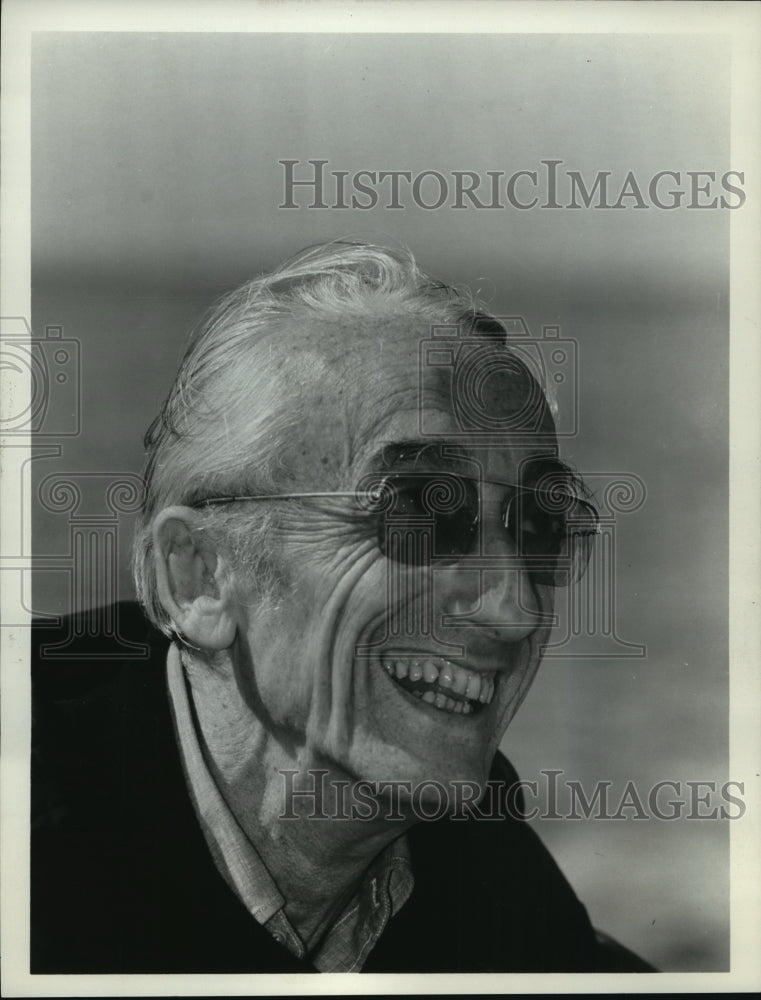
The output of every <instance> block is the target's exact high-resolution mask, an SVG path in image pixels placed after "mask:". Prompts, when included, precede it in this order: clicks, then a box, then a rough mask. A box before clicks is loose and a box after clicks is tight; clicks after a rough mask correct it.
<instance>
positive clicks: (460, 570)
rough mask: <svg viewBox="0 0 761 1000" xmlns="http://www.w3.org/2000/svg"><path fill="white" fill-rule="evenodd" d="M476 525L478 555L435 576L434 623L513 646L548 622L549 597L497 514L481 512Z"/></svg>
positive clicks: (489, 510)
mask: <svg viewBox="0 0 761 1000" xmlns="http://www.w3.org/2000/svg"><path fill="white" fill-rule="evenodd" d="M484 507H485V505H484ZM481 527H482V532H481V551H480V553H478V554H474V555H471V556H467V557H465V558H464V559H463V560H461V561H459V562H458V563H455V564H452V565H451V566H447V567H446V568H443V567H442V568H441V569H438V570H437V571H436V573H435V592H436V597H437V605H438V610H439V613H440V615H441V617H440V618H439V620H440V621H441V624H442V625H443V626H444V627H452V628H457V627H469V628H474V627H478V628H483V629H485V630H486V631H487V633H488V635H489V637H490V638H500V639H503V640H505V641H508V642H515V641H518V640H520V639H523V638H525V637H526V636H527V635H530V634H531V632H533V631H534V630H535V629H536V628H537V627H538V626H539V625H544V624H547V623H548V621H549V617H548V616H549V615H550V614H551V611H552V608H551V606H550V601H551V597H550V595H549V593H548V592H547V588H546V587H541V588H535V587H534V586H533V584H532V582H531V579H530V577H529V574H528V572H527V569H526V566H525V563H524V562H523V561H522V560H521V559H520V557H519V556H518V555H517V553H516V546H515V543H514V541H513V540H512V539H511V538H510V536H509V535H508V533H507V531H506V530H505V528H504V526H503V521H502V517H501V512H500V511H499V510H496V511H495V510H492V509H484V508H482V524H481ZM481 556H483V557H486V558H484V559H481ZM495 563H496V564H495Z"/></svg>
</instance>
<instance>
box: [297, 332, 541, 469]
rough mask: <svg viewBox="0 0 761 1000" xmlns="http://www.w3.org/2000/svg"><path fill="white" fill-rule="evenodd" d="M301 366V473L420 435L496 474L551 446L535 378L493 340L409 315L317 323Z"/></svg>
mask: <svg viewBox="0 0 761 1000" xmlns="http://www.w3.org/2000/svg"><path fill="white" fill-rule="evenodd" d="M301 344H302V346H303V340H302V341H301ZM300 367H301V368H302V369H303V371H304V373H305V379H304V381H305V385H304V386H303V394H302V403H303V404H304V406H303V407H302V412H303V413H304V426H302V428H300V430H301V432H302V433H301V434H300V435H299V441H300V448H299V451H300V462H301V467H302V471H303V469H304V467H305V465H306V466H315V465H318V466H319V469H313V471H312V474H313V473H314V472H315V471H317V472H319V471H322V472H323V473H329V474H331V473H336V472H339V470H345V471H347V470H352V471H354V472H356V471H358V470H360V469H362V468H363V467H366V466H367V465H369V464H372V462H373V459H374V457H375V456H377V455H378V454H379V453H380V452H382V451H383V450H384V449H385V448H386V447H387V446H388V445H389V444H394V443H396V442H400V441H401V442H414V441H421V442H423V443H425V442H453V443H454V444H455V445H456V446H457V450H458V451H462V452H464V453H465V452H467V453H470V454H472V455H473V456H474V457H475V459H476V460H477V461H478V462H479V464H482V465H484V466H486V467H487V471H488V469H489V468H491V469H492V472H493V473H494V474H496V475H500V474H501V475H504V474H506V471H505V468H503V467H504V466H505V465H507V466H513V465H515V464H516V463H517V462H519V461H520V460H521V459H522V458H525V457H528V456H529V455H531V454H537V453H547V452H548V451H554V448H555V439H554V428H553V423H552V417H551V414H550V413H549V410H548V408H547V405H546V402H545V399H544V396H543V394H542V393H541V390H540V388H539V386H538V384H537V383H536V381H535V380H534V379H533V378H532V377H531V374H530V373H529V371H528V369H527V367H526V365H525V364H524V363H523V362H522V361H521V360H520V359H518V358H516V356H515V355H514V354H513V353H511V352H510V351H509V350H507V349H506V348H505V347H504V346H503V345H502V344H501V342H500V340H499V339H498V338H494V337H475V338H469V337H459V336H458V335H457V333H456V331H453V330H452V331H446V332H445V334H444V336H440V335H437V336H433V334H432V330H431V325H430V323H429V322H426V321H425V320H423V319H419V318H410V317H398V318H384V319H376V320H372V321H368V320H364V321H363V322H362V323H350V322H340V323H336V324H316V325H313V326H312V328H311V329H310V331H309V347H308V349H307V350H306V352H303V353H302V354H301V359H300Z"/></svg>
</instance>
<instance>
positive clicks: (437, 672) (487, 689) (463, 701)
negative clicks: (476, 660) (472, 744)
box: [381, 653, 496, 715]
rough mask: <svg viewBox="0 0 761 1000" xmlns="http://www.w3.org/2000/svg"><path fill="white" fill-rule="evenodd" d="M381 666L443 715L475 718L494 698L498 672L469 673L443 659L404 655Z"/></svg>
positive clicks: (389, 657)
mask: <svg viewBox="0 0 761 1000" xmlns="http://www.w3.org/2000/svg"><path fill="white" fill-rule="evenodd" d="M381 663H382V665H383V669H384V670H385V671H386V673H387V674H388V675H389V677H390V678H391V679H392V680H393V681H394V682H395V683H396V684H398V685H399V687H401V688H403V689H404V690H405V691H407V692H408V693H409V694H411V695H412V696H413V698H419V699H420V700H421V701H424V702H425V703H426V704H428V705H432V706H433V707H434V708H438V709H439V710H440V711H442V712H449V713H451V714H454V715H475V714H477V713H478V712H481V711H483V709H484V708H485V707H486V706H487V705H488V704H490V703H491V700H492V698H493V697H494V688H495V683H496V681H495V678H496V671H494V670H490V671H476V670H468V669H467V668H466V667H462V666H460V665H459V664H457V663H453V662H452V661H451V660H447V659H445V658H444V657H443V656H420V655H418V656H415V655H414V654H403V653H396V654H394V653H391V654H388V655H385V656H383V657H382V658H381Z"/></svg>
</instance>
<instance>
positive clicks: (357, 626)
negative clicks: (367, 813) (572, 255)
mask: <svg viewBox="0 0 761 1000" xmlns="http://www.w3.org/2000/svg"><path fill="white" fill-rule="evenodd" d="M427 336H428V330H427V326H426V324H425V323H424V322H421V323H420V324H415V325H411V324H410V321H409V319H407V320H405V321H403V322H402V321H400V322H397V323H393V322H388V321H386V322H384V323H382V324H367V325H366V326H365V327H358V326H356V325H351V326H349V325H347V326H346V327H343V328H342V327H341V326H333V327H332V328H329V329H319V328H318V329H316V330H313V331H311V333H310V345H315V346H314V347H310V357H308V358H306V360H304V355H303V342H301V341H299V339H298V336H297V334H295V333H294V335H293V337H294V350H296V349H298V350H301V351H302V355H301V360H302V361H304V367H305V368H307V369H308V368H309V367H310V365H312V367H313V368H314V370H315V372H319V378H318V379H317V380H316V381H315V382H314V383H312V384H311V385H310V384H308V382H306V381H305V383H304V384H303V385H302V386H300V390H301V391H302V392H303V393H304V394H306V395H305V399H306V405H305V406H304V412H305V413H307V414H308V418H307V419H306V420H305V421H303V422H302V423H301V424H300V425H298V426H296V427H294V430H293V436H292V441H293V445H292V446H291V447H290V448H289V449H288V450H287V451H286V452H285V453H284V454H283V455H282V457H281V462H282V466H283V468H284V469H285V470H286V473H287V475H288V476H289V478H292V480H293V484H294V485H293V489H294V490H303V491H308V490H351V489H353V488H354V486H355V485H356V482H357V481H358V478H359V476H360V475H361V473H362V472H363V471H366V470H367V462H368V459H369V457H370V456H371V455H372V454H373V453H374V452H376V451H377V450H378V448H379V447H380V446H382V445H383V444H387V443H390V442H395V441H404V440H410V439H414V438H419V437H420V427H421V416H420V407H421V405H424V406H425V407H426V413H425V416H426V427H427V428H428V429H429V431H430V430H431V429H434V430H435V431H437V432H441V433H454V432H456V431H457V430H458V424H457V421H456V419H455V417H454V415H453V412H452V405H451V399H450V398H449V397H448V386H449V382H448V380H447V379H446V378H445V377H444V376H443V375H442V372H440V371H436V370H434V371H428V370H427V371H426V373H425V378H424V386H423V390H424V395H423V401H422V404H421V400H420V386H419V381H418V345H419V341H420V339H421V338H424V337H427ZM299 344H301V345H302V346H298V345H299ZM316 345H319V347H318V346H316ZM284 346H285V348H286V349H288V345H287V343H286V344H285V345H284ZM312 353H314V358H313V359H312V358H311V354H312ZM484 398H485V400H486V403H487V406H488V407H489V408H490V412H493V413H494V414H498V415H500V414H508V415H509V414H510V413H511V412H515V411H516V410H520V408H521V406H522V405H523V402H524V399H525V386H521V385H520V383H519V382H516V380H515V378H510V377H508V376H507V375H506V374H505V373H504V372H501V373H500V372H497V373H496V374H495V375H494V377H493V378H492V379H491V380H490V382H489V383H488V385H487V391H486V393H485V396H484ZM544 421H545V422H544V427H545V429H549V428H550V427H551V418H550V417H549V414H546V415H545V418H544ZM464 447H465V448H466V451H468V454H469V456H470V458H471V459H472V460H473V461H475V462H478V463H479V464H480V465H481V466H482V468H483V471H484V478H485V479H487V480H495V481H499V482H505V483H510V482H514V481H515V479H516V474H517V469H518V466H519V464H520V462H521V461H522V460H523V459H525V458H526V457H528V456H531V455H536V454H538V453H541V452H547V450H548V446H547V443H546V441H545V443H543V444H541V445H540V444H538V443H536V442H534V443H532V442H529V443H528V444H526V443H525V442H524V443H521V444H520V445H519V444H511V443H510V441H509V440H506V441H504V442H499V444H491V445H489V446H488V447H482V448H479V449H473V448H471V447H470V446H469V445H468V444H467V443H466V444H465V445H464ZM549 450H551V448H550V449H549ZM502 499H503V491H502V490H501V489H500V487H497V486H487V487H485V491H484V495H483V498H482V501H483V507H482V512H483V519H484V525H483V529H482V531H483V534H482V540H483V545H484V552H485V553H488V554H491V555H506V556H507V555H511V554H512V550H511V548H510V543H509V540H508V539H507V537H506V535H505V533H504V531H503V529H502V527H501V525H500V521H499V516H500V503H501V500H502ZM250 516H251V517H252V518H254V517H256V516H257V511H256V509H255V505H251V512H250ZM275 541H276V551H277V553H278V556H277V558H278V561H279V563H280V564H281V566H282V571H283V580H284V582H285V585H284V588H283V592H282V593H281V594H280V595H279V596H278V597H277V598H276V599H275V601H274V602H272V603H269V604H266V605H264V606H258V605H257V604H256V602H254V601H253V599H251V600H249V599H248V597H247V594H248V592H249V590H248V587H247V582H246V581H245V580H239V581H238V584H239V588H240V593H241V600H240V602H239V604H238V607H237V612H236V613H237V636H236V639H235V642H234V644H233V646H232V647H231V648H230V650H229V651H227V658H228V661H229V663H228V667H229V669H228V671H227V672H226V673H225V672H224V671H221V672H219V677H218V678H217V679H216V680H214V679H210V677H209V676H208V675H203V676H201V675H200V674H197V675H195V674H194V676H195V678H196V679H195V686H196V690H197V705H198V712H199V719H200V723H201V727H202V729H203V731H204V735H205V737H206V739H207V743H208V745H209V750H210V753H211V756H212V759H213V760H214V761H215V762H216V767H217V778H218V781H219V783H220V786H221V787H222V788H223V790H224V794H225V796H226V798H227V800H228V803H229V804H230V805H231V808H232V809H233V811H234V812H235V814H236V816H237V817H238V819H239V822H241V825H242V826H243V827H244V829H246V830H247V832H249V834H250V835H251V836H252V838H253V839H254V841H255V842H256V843H257V845H258V847H259V849H260V851H261V853H262V854H263V856H264V857H265V860H267V861H268V863H269V864H272V865H274V866H275V867H277V866H278V857H280V858H282V856H283V852H284V851H286V853H288V852H290V855H291V857H292V858H293V856H299V857H301V860H302V864H301V867H299V865H296V866H295V867H294V871H299V872H300V878H301V880H302V882H301V885H300V888H299V889H298V893H300V894H301V897H302V901H301V903H299V902H293V903H291V904H290V907H291V909H290V912H291V914H292V915H293V916H294V918H295V919H296V920H297V921H299V922H300V924H301V926H302V929H304V931H305V933H306V934H307V936H308V935H309V933H315V934H316V933H317V931H316V930H315V928H319V927H320V926H323V925H324V923H325V920H327V919H328V916H329V914H330V912H331V906H333V905H334V904H335V899H333V903H332V904H331V903H330V901H329V900H328V902H326V901H325V899H324V898H323V897H324V896H325V887H324V885H323V884H322V882H321V878H322V876H320V877H318V875H317V874H316V872H317V871H318V869H319V867H320V866H321V867H322V870H323V872H324V870H326V869H327V868H331V866H332V868H333V869H334V874H335V878H336V879H337V881H336V882H335V884H336V885H339V884H342V882H343V883H346V882H347V881H351V877H356V875H357V874H358V873H359V872H361V871H362V870H363V868H364V867H365V865H366V864H367V863H368V862H369V860H371V858H372V857H373V856H374V854H375V853H377V851H378V850H379V849H380V848H381V847H382V846H383V844H384V843H385V842H387V841H388V839H390V838H392V837H395V836H398V835H399V833H400V832H401V830H400V828H399V827H396V828H395V829H393V830H392V831H389V830H388V824H386V825H385V827H384V826H378V827H375V826H373V825H372V824H364V826H363V827H362V829H353V828H352V824H347V823H344V824H333V825H332V826H333V827H334V828H333V830H332V831H328V833H325V832H321V831H317V832H315V831H312V832H311V833H310V834H309V844H310V846H309V849H308V850H307V849H306V848H305V847H304V844H303V843H300V842H299V836H300V835H301V834H300V832H299V830H298V829H297V824H290V826H289V825H288V824H283V823H280V824H278V823H277V815H278V812H279V811H282V796H279V794H278V791H279V789H281V788H282V782H281V780H280V778H279V776H278V775H277V770H278V769H281V768H294V767H298V768H306V767H327V768H328V769H329V770H330V773H331V776H332V777H335V778H339V779H348V780H351V779H355V778H365V779H369V780H392V779H400V780H407V781H412V782H413V783H415V782H421V781H425V780H431V779H435V780H437V781H440V782H443V783H447V782H450V781H453V780H473V781H477V782H481V783H483V782H484V781H485V780H486V778H487V775H488V770H489V766H490V763H491V760H492V758H493V756H494V753H495V752H496V750H497V748H498V746H499V743H500V740H501V738H502V735H503V733H504V731H505V728H506V726H507V724H508V723H509V721H510V719H511V718H512V716H513V715H514V713H515V711H516V710H517V708H518V706H519V705H520V702H521V701H522V699H523V697H524V696H525V693H526V691H527V690H528V687H529V686H530V684H531V681H532V679H533V677H534V674H535V672H536V669H537V667H538V665H539V660H540V655H541V646H542V643H543V642H545V641H546V640H547V637H548V633H549V625H548V624H547V616H548V615H549V614H550V613H551V611H552V591H551V589H550V588H547V587H536V588H532V587H531V586H530V584H529V582H528V578H527V576H526V574H525V572H524V571H523V570H521V569H520V568H515V569H510V570H492V571H489V572H485V573H484V574H483V576H482V577H479V575H478V574H476V573H473V572H463V571H462V570H461V569H460V568H459V567H458V566H457V565H456V564H454V565H449V566H448V567H447V568H445V569H437V570H436V571H435V573H434V592H433V611H434V622H436V623H440V621H441V616H442V615H444V614H448V615H456V616H460V621H459V622H458V623H457V624H456V625H451V626H448V627H444V626H443V625H440V624H437V625H436V634H437V636H438V638H439V639H441V640H442V641H443V642H447V643H454V644H456V645H458V646H461V647H463V649H464V651H465V656H464V659H463V661H462V662H463V663H464V664H466V665H470V666H472V667H473V668H474V669H476V670H478V669H481V670H497V671H498V676H499V681H498V684H497V692H496V695H495V698H494V700H493V702H492V703H491V704H490V705H489V706H488V707H487V708H486V709H485V710H484V711H482V712H481V713H479V714H477V715H476V716H473V717H467V716H459V715H453V714H450V713H444V712H440V711H437V710H435V709H434V708H432V707H430V706H427V705H424V704H423V703H422V702H420V701H415V700H413V699H412V698H411V697H410V696H409V695H408V694H407V693H405V692H404V691H403V690H402V689H401V688H400V687H399V686H398V685H397V684H395V683H394V682H393V681H391V680H390V679H389V677H388V676H387V674H386V672H385V671H384V670H383V668H382V666H381V665H380V664H379V662H378V659H377V657H373V656H370V657H361V656H357V655H356V649H357V646H358V644H367V643H371V642H374V641H375V642H377V641H378V640H379V639H382V638H383V636H384V635H385V631H386V628H387V623H388V618H389V611H390V609H389V606H388V600H387V594H388V590H387V574H388V569H389V563H388V561H387V560H386V559H385V558H384V557H383V556H382V554H381V553H380V551H379V550H378V547H377V544H376V528H375V525H374V523H373V522H370V521H363V520H362V519H361V518H357V517H356V516H354V515H353V514H351V512H350V511H349V509H348V508H347V503H346V501H343V500H340V499H335V500H324V501H307V502H303V503H299V504H293V505H292V506H290V505H289V504H286V505H285V509H284V511H283V516H282V519H281V521H280V523H279V526H278V528H277V529H276V537H275ZM423 596H425V595H423V594H422V592H421V590H420V587H419V586H418V587H417V589H416V588H415V586H413V587H412V589H411V590H410V592H409V593H408V594H407V595H406V599H407V601H408V602H409V604H410V606H411V607H412V610H416V608H415V605H416V604H417V602H419V601H420V600H421V598H422V597H423ZM429 596H430V595H429ZM487 623H488V624H487ZM495 623H496V624H495ZM410 645H411V646H412V647H414V648H415V649H418V648H419V649H420V652H421V654H423V655H425V652H426V651H428V650H429V649H430V640H429V639H427V638H426V637H425V636H424V635H422V634H421V635H419V636H417V637H414V636H413V637H412V639H410V638H409V637H407V638H406V639H405V640H404V646H405V647H406V648H409V647H410ZM223 692H224V695H225V698H226V701H225V705H226V706H227V707H226V709H223V708H221V707H220V706H221V697H220V696H221V694H222V693H223ZM328 834H329V836H328ZM323 837H327V840H325V841H324V842H323V840H322V839H321V838H323ZM336 845H338V848H339V850H340V852H342V857H341V860H340V862H339V861H338V860H337V856H336V854H335V852H336ZM331 851H332V852H333V853H331ZM305 859H306V860H305ZM281 864H282V861H281ZM310 866H311V867H310ZM308 871H313V882H314V885H312V883H311V882H310V881H309V878H308V877H307V875H306V874H305V872H308ZM339 871H340V872H341V875H339V874H337V872H339ZM278 881H279V884H281V889H282V888H283V887H284V886H287V883H288V876H287V874H285V873H283V872H280V875H279V877H278ZM305 886H306V888H305ZM310 892H311V894H312V898H311V902H310V903H309V904H307V903H304V899H305V898H307V897H309V895H310ZM321 893H322V896H321V895H320V894H321ZM286 898H289V897H288V893H287V892H286ZM317 899H322V904H321V905H318V903H317V902H316V900H317Z"/></svg>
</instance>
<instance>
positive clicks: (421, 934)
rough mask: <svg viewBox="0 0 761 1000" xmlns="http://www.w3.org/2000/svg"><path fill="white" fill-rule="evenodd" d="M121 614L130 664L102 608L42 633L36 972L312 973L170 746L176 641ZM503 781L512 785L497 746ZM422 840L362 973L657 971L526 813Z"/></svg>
mask: <svg viewBox="0 0 761 1000" xmlns="http://www.w3.org/2000/svg"><path fill="white" fill-rule="evenodd" d="M109 614H111V615H114V617H113V618H112V619H111V620H110V621H111V622H112V623H113V622H118V628H119V634H120V638H121V640H122V643H121V645H122V648H123V649H126V650H127V651H128V653H129V654H130V657H131V658H126V659H122V658H120V656H119V652H118V649H119V643H117V642H115V641H113V640H110V639H109V640H108V641H107V642H104V641H103V638H102V629H103V622H104V621H105V620H107V619H104V617H103V613H102V612H93V613H90V614H89V615H86V616H84V617H82V618H78V619H76V620H72V619H65V620H64V621H63V623H62V625H61V627H60V628H58V629H50V628H39V629H36V630H34V634H33V666H32V683H33V695H34V715H33V732H32V742H33V754H32V762H33V763H32V768H33V776H32V811H33V816H32V873H31V893H32V899H31V971H32V972H33V973H235V972H263V973H264V972H309V971H314V969H313V966H312V965H311V963H310V962H309V961H301V960H299V959H296V958H294V957H293V956H292V955H291V954H290V953H289V952H288V951H287V950H286V949H285V948H283V947H282V946H281V945H279V944H278V943H277V942H276V941H275V940H274V939H273V938H272V937H271V935H270V934H269V933H268V932H267V931H266V930H264V929H263V928H261V927H260V926H259V925H258V924H257V923H256V921H255V920H254V919H253V917H251V916H250V915H249V914H248V912H247V911H246V910H245V909H244V907H243V905H242V904H241V903H240V902H239V901H238V899H237V897H236V896H235V895H234V894H233V893H232V891H231V890H230V889H229V888H228V886H227V884H226V883H225V881H224V880H223V879H222V877H221V876H220V875H219V873H218V872H217V869H216V867H215V865H214V862H213V860H212V858H211V855H210V853H209V850H208V848H207V846H206V843H205V841H204V838H203V835H202V833H201V830H200V827H199V824H198V821H197V819H196V817H195V814H194V812H193V807H192V805H191V802H190V799H189V796H188V793H187V790H186V786H185V780H184V776H183V773H182V767H181V764H180V758H179V754H178V749H177V745H176V742H175V736H174V732H173V725H172V719H171V714H170V709H169V702H168V696H167V692H166V683H165V657H166V650H167V640H166V639H165V637H163V636H162V635H161V634H160V633H158V632H157V631H156V630H155V629H153V627H152V626H151V625H150V624H149V623H148V622H147V621H146V620H145V618H144V617H143V615H142V613H141V612H140V610H139V609H138V608H137V606H136V605H131V604H123V605H119V606H118V608H116V609H111V611H110V612H109ZM123 640H126V642H127V643H130V644H131V645H129V646H127V645H126V644H125V643H124V642H123ZM141 646H142V648H143V658H139V657H140V655H141ZM492 777H494V778H498V779H501V780H503V781H505V782H506V783H507V784H511V783H512V782H514V781H516V780H517V776H516V775H515V772H514V771H513V769H512V768H511V767H510V765H509V764H508V762H507V761H506V760H505V759H504V757H502V756H501V755H500V756H498V758H497V761H496V762H495V769H494V771H493V774H492ZM409 842H410V849H411V854H412V863H413V871H414V875H415V888H414V891H413V893H412V896H411V897H410V899H409V900H408V901H407V903H406V904H405V906H404V907H403V908H402V910H401V911H400V913H399V914H397V916H395V917H394V918H392V920H391V921H390V922H389V924H388V926H387V928H386V930H385V931H384V933H383V935H382V936H381V939H380V941H379V942H378V944H377V945H376V947H375V949H374V950H373V951H372V952H371V953H370V955H369V957H368V960H367V962H366V963H365V967H364V971H373V972H466V971H468V972H495V971H512V972H586V971H616V970H617V971H647V970H648V969H649V967H648V966H647V965H646V964H645V963H643V962H641V960H639V959H638V958H636V956H634V955H632V954H631V953H630V952H628V951H626V950H625V949H623V948H620V947H619V946H616V945H615V944H612V943H606V944H605V945H603V944H602V943H600V942H599V941H598V939H597V937H596V936H595V933H594V931H593V929H592V927H591V925H590V923H589V919H588V917H587V913H586V910H585V909H584V907H583V906H582V905H581V903H580V902H579V900H578V899H577V898H576V896H575V895H574V893H573V890H572V889H571V888H570V886H569V885H568V883H567V882H566V880H565V878H564V877H563V875H562V874H561V872H560V871H559V869H558V867H557V866H556V864H555V863H554V861H553V860H552V858H551V857H550V855H549V853H548V852H547V850H546V849H545V847H544V846H543V845H542V843H541V841H540V840H539V839H538V837H537V836H536V835H535V833H534V832H533V830H532V829H531V827H530V826H529V825H528V824H527V823H526V822H524V821H523V820H521V819H519V818H510V817H507V818H505V819H504V820H499V821H477V820H475V819H468V820H464V821H463V820H460V821H452V820H449V819H444V820H440V821H436V822H422V823H419V824H418V825H417V826H416V827H414V828H413V829H412V831H411V832H410V834H409Z"/></svg>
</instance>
